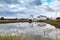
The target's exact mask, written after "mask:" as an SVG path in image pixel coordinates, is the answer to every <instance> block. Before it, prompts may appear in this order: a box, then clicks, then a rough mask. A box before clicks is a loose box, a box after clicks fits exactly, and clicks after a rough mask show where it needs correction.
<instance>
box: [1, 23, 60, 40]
mask: <svg viewBox="0 0 60 40" xmlns="http://www.w3.org/2000/svg"><path fill="white" fill-rule="evenodd" d="M0 35H1V36H7V35H8V36H21V37H23V38H24V37H28V38H30V40H60V29H57V28H55V26H52V25H50V24H47V23H38V22H32V23H28V22H21V23H9V24H0Z"/></svg>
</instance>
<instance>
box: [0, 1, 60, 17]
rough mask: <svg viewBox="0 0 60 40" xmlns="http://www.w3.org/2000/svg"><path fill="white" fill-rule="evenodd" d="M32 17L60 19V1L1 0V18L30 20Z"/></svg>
mask: <svg viewBox="0 0 60 40" xmlns="http://www.w3.org/2000/svg"><path fill="white" fill-rule="evenodd" d="M56 12H57V15H56ZM30 15H33V16H34V17H37V16H39V15H44V16H47V17H50V18H51V17H52V18H55V17H60V0H0V17H1V16H4V17H8V18H13V17H17V18H28V17H29V16H30Z"/></svg>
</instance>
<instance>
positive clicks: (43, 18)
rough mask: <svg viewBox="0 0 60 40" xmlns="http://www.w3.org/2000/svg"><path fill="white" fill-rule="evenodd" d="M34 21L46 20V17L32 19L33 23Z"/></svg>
mask: <svg viewBox="0 0 60 40" xmlns="http://www.w3.org/2000/svg"><path fill="white" fill-rule="evenodd" d="M36 20H47V17H46V16H43V15H40V16H38V17H37V18H34V21H36Z"/></svg>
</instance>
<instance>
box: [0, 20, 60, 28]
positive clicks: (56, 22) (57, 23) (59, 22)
mask: <svg viewBox="0 0 60 40" xmlns="http://www.w3.org/2000/svg"><path fill="white" fill-rule="evenodd" d="M19 22H29V23H32V22H44V23H48V24H51V25H53V26H55V27H56V28H60V20H38V21H32V20H0V24H5V23H19Z"/></svg>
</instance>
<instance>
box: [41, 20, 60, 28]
mask: <svg viewBox="0 0 60 40" xmlns="http://www.w3.org/2000/svg"><path fill="white" fill-rule="evenodd" d="M40 22H45V23H48V24H51V25H53V26H55V27H56V28H60V20H43V21H42V20H40Z"/></svg>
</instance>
